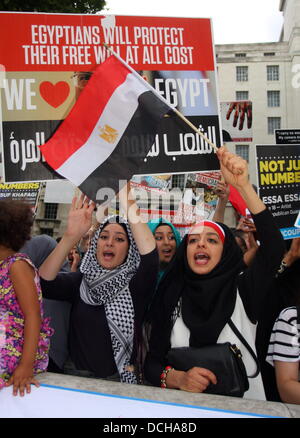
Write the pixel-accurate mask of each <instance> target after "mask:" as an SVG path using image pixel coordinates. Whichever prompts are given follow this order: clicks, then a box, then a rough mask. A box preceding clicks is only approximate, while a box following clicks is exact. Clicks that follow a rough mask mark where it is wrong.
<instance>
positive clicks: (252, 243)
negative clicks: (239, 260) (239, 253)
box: [244, 231, 259, 266]
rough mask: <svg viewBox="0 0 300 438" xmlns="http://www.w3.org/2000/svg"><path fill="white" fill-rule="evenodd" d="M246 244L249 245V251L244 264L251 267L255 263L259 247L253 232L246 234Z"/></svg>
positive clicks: (245, 254)
mask: <svg viewBox="0 0 300 438" xmlns="http://www.w3.org/2000/svg"><path fill="white" fill-rule="evenodd" d="M245 242H246V245H247V251H246V252H245V253H244V262H245V264H246V265H247V266H249V265H250V264H251V262H252V261H253V259H254V257H255V254H256V251H257V250H258V248H259V246H258V244H257V242H256V240H255V238H254V235H253V233H252V231H249V232H248V233H246V235H245Z"/></svg>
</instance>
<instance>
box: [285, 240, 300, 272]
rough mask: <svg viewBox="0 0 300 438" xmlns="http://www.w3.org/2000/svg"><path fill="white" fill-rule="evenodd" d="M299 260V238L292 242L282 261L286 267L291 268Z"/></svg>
mask: <svg viewBox="0 0 300 438" xmlns="http://www.w3.org/2000/svg"><path fill="white" fill-rule="evenodd" d="M299 258H300V237H297V238H295V239H293V240H292V244H291V247H290V249H289V250H288V252H287V253H286V254H285V255H284V257H283V261H284V262H285V263H286V266H291V265H292V264H293V263H294V262H295V261H296V260H298V259H299Z"/></svg>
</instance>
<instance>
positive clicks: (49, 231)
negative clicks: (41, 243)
mask: <svg viewBox="0 0 300 438" xmlns="http://www.w3.org/2000/svg"><path fill="white" fill-rule="evenodd" d="M40 231H41V234H47V236H50V237H53V229H52V228H41V229H40Z"/></svg>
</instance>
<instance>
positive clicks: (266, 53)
mask: <svg viewBox="0 0 300 438" xmlns="http://www.w3.org/2000/svg"><path fill="white" fill-rule="evenodd" d="M264 56H275V52H265V53H264Z"/></svg>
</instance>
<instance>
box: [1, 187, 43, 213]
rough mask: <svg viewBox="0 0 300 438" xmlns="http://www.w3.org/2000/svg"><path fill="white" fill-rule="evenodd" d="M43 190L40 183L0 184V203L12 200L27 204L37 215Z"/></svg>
mask: <svg viewBox="0 0 300 438" xmlns="http://www.w3.org/2000/svg"><path fill="white" fill-rule="evenodd" d="M41 188H42V183H39V182H30V183H0V201H1V200H9V199H11V200H15V201H24V202H27V203H28V204H30V205H31V208H32V211H33V212H34V213H35V212H36V209H37V204H38V199H39V196H40V191H41Z"/></svg>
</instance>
